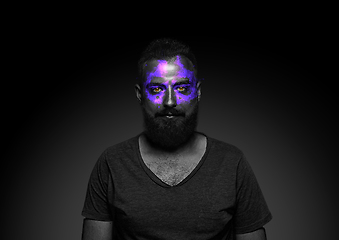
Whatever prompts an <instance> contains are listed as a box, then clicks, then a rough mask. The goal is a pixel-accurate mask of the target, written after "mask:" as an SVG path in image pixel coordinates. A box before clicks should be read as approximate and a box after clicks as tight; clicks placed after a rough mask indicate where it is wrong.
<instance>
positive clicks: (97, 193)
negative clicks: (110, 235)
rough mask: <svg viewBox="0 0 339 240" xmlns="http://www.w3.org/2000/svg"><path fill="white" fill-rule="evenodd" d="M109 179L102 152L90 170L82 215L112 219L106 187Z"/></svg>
mask: <svg viewBox="0 0 339 240" xmlns="http://www.w3.org/2000/svg"><path fill="white" fill-rule="evenodd" d="M111 179H112V178H111V176H110V171H109V167H108V164H107V161H106V153H105V152H104V153H103V154H102V155H101V156H100V158H99V159H98V161H97V162H96V164H95V166H94V168H93V170H92V173H91V176H90V179H89V182H88V186H87V192H86V198H85V203H84V207H83V210H82V213H81V214H82V216H84V217H86V218H90V219H94V220H99V221H111V220H112V216H111V213H110V208H109V201H108V191H109V190H108V188H109V185H110V184H109V181H111Z"/></svg>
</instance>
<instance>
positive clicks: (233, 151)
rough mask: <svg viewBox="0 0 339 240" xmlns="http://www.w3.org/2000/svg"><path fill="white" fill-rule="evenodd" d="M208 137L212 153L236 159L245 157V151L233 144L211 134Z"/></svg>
mask: <svg viewBox="0 0 339 240" xmlns="http://www.w3.org/2000/svg"><path fill="white" fill-rule="evenodd" d="M207 139H208V144H209V145H210V146H209V147H210V151H211V153H212V154H214V155H218V156H223V157H226V158H228V159H235V160H236V159H237V160H241V159H242V158H244V153H243V151H242V150H240V149H239V148H238V147H236V146H234V145H233V144H230V143H227V142H224V141H222V140H219V139H215V138H212V137H209V136H207Z"/></svg>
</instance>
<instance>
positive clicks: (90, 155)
mask: <svg viewBox="0 0 339 240" xmlns="http://www.w3.org/2000/svg"><path fill="white" fill-rule="evenodd" d="M225 49H233V50H227V51H228V52H225V53H222V52H220V49H217V48H214V47H213V45H212V44H211V45H209V47H208V50H206V51H205V52H204V51H203V49H199V52H198V53H196V55H197V56H198V57H199V59H198V62H199V75H201V76H203V77H204V79H205V80H204V81H203V82H202V85H201V94H202V95H201V101H200V104H199V105H200V106H199V107H200V109H199V124H198V131H201V132H204V133H205V134H207V135H208V136H210V137H213V138H216V139H219V140H222V141H225V142H228V143H231V144H234V145H235V146H237V147H239V148H240V149H241V150H242V151H243V152H244V153H245V155H246V157H247V159H248V161H249V163H250V164H251V166H252V168H253V170H254V172H255V174H256V176H257V179H258V182H259V184H260V186H261V188H262V191H263V194H264V196H265V199H266V201H267V204H268V206H269V208H270V210H271V211H272V214H273V220H272V221H271V222H270V223H268V224H267V226H266V231H267V235H268V239H269V240H273V239H274V240H286V239H289V240H299V239H308V240H318V239H334V236H335V235H334V233H335V232H334V230H335V229H336V222H337V221H336V218H335V215H334V213H335V212H334V210H333V209H334V207H333V206H336V205H337V198H336V197H335V194H334V193H335V192H336V189H335V188H334V187H332V186H331V183H333V182H335V181H334V180H335V177H334V176H335V169H336V168H335V167H333V166H334V165H332V162H333V159H335V158H330V157H329V156H328V155H327V153H328V146H331V145H329V141H327V139H326V138H325V136H324V135H323V133H324V130H326V128H325V127H326V125H324V124H323V123H324V121H322V119H330V118H329V117H327V116H328V115H327V112H326V111H325V110H326V109H325V108H324V107H323V106H324V105H323V104H322V103H323V102H318V101H320V100H319V99H324V98H317V100H315V98H313V97H314V96H319V92H320V90H321V89H319V88H313V87H312V88H311V87H310V86H311V85H312V80H313V79H312V77H310V76H309V74H308V73H307V72H304V71H302V69H301V68H297V67H295V66H297V65H293V66H292V67H291V65H292V62H291V61H292V60H287V61H285V62H284V60H283V59H280V58H279V56H273V57H272V55H265V52H262V51H261V50H260V51H259V50H258V51H254V50H253V51H252V52H251V51H249V50H248V49H245V50H243V49H239V48H235V47H233V46H229V47H225ZM225 51H226V50H225ZM216 52H218V53H219V55H217V56H216V54H215V53H216ZM266 53H267V52H266ZM115 59H116V56H114V57H112V58H110V59H107V60H105V61H101V62H100V63H99V64H97V65H94V64H93V65H91V66H90V67H88V68H79V69H78V71H77V72H76V73H74V74H72V75H69V76H68V75H67V76H65V77H64V78H60V79H57V80H56V81H54V82H53V84H51V85H49V84H47V83H48V82H49V81H47V80H48V79H49V78H48V77H49V76H50V75H49V74H46V75H45V76H44V81H43V83H44V84H42V83H41V84H40V83H39V84H37V86H40V87H41V88H40V89H39V88H33V87H32V88H31V89H28V88H27V89H25V92H26V93H27V95H24V96H21V101H20V105H19V104H18V105H16V106H17V107H16V108H15V110H16V112H18V115H17V118H16V120H17V121H16V122H15V125H13V127H8V128H9V130H11V132H12V134H13V135H12V138H11V144H12V146H11V148H9V149H8V151H9V153H10V154H8V156H7V158H6V161H5V162H6V163H5V164H8V165H6V166H9V167H10V168H11V169H13V170H14V171H13V173H12V174H11V175H8V176H7V177H6V179H5V181H4V183H5V184H4V185H5V186H6V188H5V192H6V193H7V194H6V195H4V198H5V200H7V201H8V204H7V205H6V206H5V207H4V208H5V209H4V211H5V217H4V219H5V221H6V227H5V229H4V231H5V234H4V235H5V236H8V237H7V238H6V239H37V240H45V239H49V240H59V239H80V237H81V228H82V216H81V210H82V207H83V203H84V198H85V193H86V187H87V182H88V179H89V175H90V172H91V170H92V168H93V166H94V164H95V162H96V160H97V159H98V157H99V155H100V154H101V153H102V152H103V151H104V149H105V148H107V147H109V146H111V145H114V144H117V143H119V142H121V141H124V140H126V139H128V138H131V137H134V136H136V135H137V134H138V133H140V132H141V131H142V121H143V119H142V114H141V109H140V106H139V102H138V101H137V98H136V96H135V92H134V84H135V83H136V80H135V75H133V74H132V73H130V69H131V67H135V65H132V63H130V61H129V60H128V59H124V60H125V62H124V61H122V60H121V59H119V61H116V60H115ZM298 64H300V63H299V62H298ZM200 66H201V67H200ZM32 81H33V80H32ZM300 82H306V83H307V84H304V85H300V84H299V83H300ZM32 84H34V82H30V85H32ZM32 86H33V85H32ZM316 93H317V94H316ZM16 96H19V95H16ZM33 97H36V98H37V101H33V100H32V98H33ZM122 99H123V100H122ZM22 105H24V106H25V109H23V108H22V107H20V106H22ZM13 108H14V107H13ZM24 110H25V111H24ZM326 121H328V120H326ZM319 125H321V126H322V127H321V128H319ZM3 171H8V168H7V167H6V168H4V170H3ZM333 229H334V230H333Z"/></svg>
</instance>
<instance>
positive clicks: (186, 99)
mask: <svg viewBox="0 0 339 240" xmlns="http://www.w3.org/2000/svg"><path fill="white" fill-rule="evenodd" d="M175 91H176V96H177V104H181V103H184V104H187V103H190V102H191V101H192V100H193V99H195V98H196V97H197V90H196V88H193V90H192V91H191V92H190V94H188V95H185V94H181V93H178V92H177V90H175Z"/></svg>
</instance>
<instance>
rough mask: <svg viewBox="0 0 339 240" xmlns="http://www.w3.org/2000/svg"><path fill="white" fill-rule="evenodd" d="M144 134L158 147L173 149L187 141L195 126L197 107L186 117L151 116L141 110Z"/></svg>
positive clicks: (167, 149)
mask: <svg viewBox="0 0 339 240" xmlns="http://www.w3.org/2000/svg"><path fill="white" fill-rule="evenodd" d="M143 114H144V128H145V131H144V134H145V136H146V138H147V139H148V141H149V142H150V143H151V144H152V145H153V146H154V147H157V148H159V149H163V150H166V151H173V150H175V149H177V148H178V147H180V146H182V145H184V144H185V143H187V142H188V141H189V140H190V139H191V137H192V136H193V135H194V133H195V130H196V127H197V119H198V107H195V109H194V111H193V113H192V114H190V115H189V116H187V117H181V116H179V117H175V118H166V117H153V116H150V115H149V114H148V113H146V112H145V111H143Z"/></svg>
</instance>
